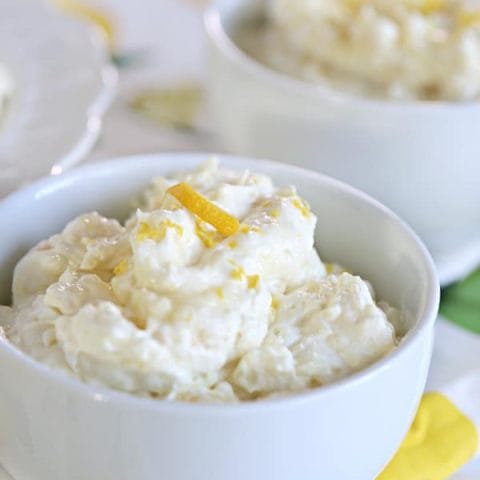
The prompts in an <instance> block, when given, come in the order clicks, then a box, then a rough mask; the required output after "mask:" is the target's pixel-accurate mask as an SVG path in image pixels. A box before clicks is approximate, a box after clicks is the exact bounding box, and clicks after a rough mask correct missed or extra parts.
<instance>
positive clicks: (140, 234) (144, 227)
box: [136, 219, 183, 242]
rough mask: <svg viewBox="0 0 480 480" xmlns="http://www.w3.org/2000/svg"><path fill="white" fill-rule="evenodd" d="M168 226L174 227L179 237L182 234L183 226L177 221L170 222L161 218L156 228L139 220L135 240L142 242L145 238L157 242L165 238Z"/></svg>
mask: <svg viewBox="0 0 480 480" xmlns="http://www.w3.org/2000/svg"><path fill="white" fill-rule="evenodd" d="M168 228H172V229H174V230H175V231H176V232H177V234H178V236H179V237H181V236H182V235H183V228H182V227H181V226H180V225H178V223H175V222H172V221H171V220H168V219H167V220H163V221H162V223H160V225H159V226H158V227H157V228H154V227H151V226H150V225H149V224H148V223H146V222H140V225H139V226H138V230H137V236H136V239H137V242H143V241H145V240H154V241H156V242H159V241H161V240H163V239H164V238H165V235H166V234H167V229H168Z"/></svg>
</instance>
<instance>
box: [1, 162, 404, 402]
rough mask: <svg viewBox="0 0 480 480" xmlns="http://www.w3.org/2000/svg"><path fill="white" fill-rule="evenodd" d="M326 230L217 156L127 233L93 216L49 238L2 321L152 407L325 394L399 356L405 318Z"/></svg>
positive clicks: (138, 217)
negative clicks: (320, 390) (392, 354)
mask: <svg viewBox="0 0 480 480" xmlns="http://www.w3.org/2000/svg"><path fill="white" fill-rule="evenodd" d="M316 221H317V219H316V217H315V215H314V214H313V213H312V212H311V211H310V209H309V207H308V205H307V203H306V202H305V201H304V200H303V199H302V198H301V197H300V196H299V195H298V193H297V192H296V190H295V188H294V187H276V186H275V185H274V184H273V182H272V180H271V179H270V178H269V177H268V176H265V175H260V174H254V173H251V172H249V171H243V172H242V171H231V170H226V169H223V168H219V166H218V164H217V162H216V161H215V160H214V159H212V160H211V161H209V162H207V163H205V164H204V165H202V166H201V167H199V168H198V169H197V170H195V171H191V172H184V173H180V174H178V175H175V176H172V177H168V178H163V177H162V178H156V179H155V180H154V181H153V183H152V185H151V186H150V187H149V188H148V189H147V190H146V192H145V194H144V199H143V202H142V204H141V207H140V208H138V209H137V210H136V211H134V212H133V213H132V214H131V216H130V218H129V219H128V220H127V221H126V222H125V224H124V225H122V224H121V223H119V222H118V221H117V220H115V219H111V218H105V217H103V216H101V215H100V214H99V213H96V212H92V213H86V214H84V215H81V216H79V217H78V218H76V219H74V220H72V221H71V222H70V223H69V224H68V225H67V226H66V227H65V229H64V230H63V231H62V232H61V233H59V234H57V235H54V236H52V237H51V238H49V239H47V240H45V241H42V242H40V243H39V244H38V245H37V246H35V247H34V248H33V249H32V250H31V251H30V252H28V253H27V254H26V255H25V256H24V257H23V258H22V259H21V260H20V261H19V263H18V264H17V266H16V268H15V272H14V280H13V301H12V306H9V307H7V306H4V307H0V319H1V324H2V326H3V328H4V330H5V332H6V336H7V338H8V339H9V340H10V341H11V342H13V343H14V344H15V345H17V346H18V347H19V348H20V349H21V350H23V351H24V352H26V353H27V354H29V355H31V356H32V357H34V358H35V359H37V360H39V361H41V362H44V363H46V364H48V365H50V366H52V367H56V368H61V369H63V370H65V371H67V372H69V373H70V374H73V375H75V376H76V377H78V378H80V379H81V380H83V381H85V382H89V383H94V384H100V385H104V386H107V387H111V388H114V389H117V390H122V391H126V392H130V393H133V394H138V395H145V396H153V397H158V398H162V399H170V400H181V401H192V402H212V401H213V402H215V401H218V402H236V401H242V400H255V399H259V398H264V397H269V396H272V395H285V394H290V393H294V392H301V391H304V390H307V389H311V388H315V387H319V386H322V385H325V384H328V383H330V382H333V381H335V380H338V379H340V378H343V377H345V376H347V375H349V374H351V373H353V372H356V371H358V370H361V369H362V368H365V367H366V366H368V365H370V364H371V363H373V362H375V361H376V360H378V359H380V358H381V357H383V356H384V355H385V354H386V353H388V352H389V351H391V350H392V349H393V348H394V347H395V345H396V341H397V336H396V333H395V328H394V326H393V325H394V324H396V322H398V320H399V317H400V312H399V311H398V310H396V309H394V308H391V307H389V306H388V305H386V304H382V303H376V301H375V299H374V296H373V292H372V289H371V287H370V286H369V285H368V283H367V282H365V281H364V280H362V279H361V278H360V277H358V276H355V275H352V274H350V273H348V272H346V271H344V270H343V269H342V268H340V267H338V266H337V265H332V264H325V263H323V262H322V261H321V259H320V258H319V256H318V254H317V251H316V250H315V248H314V244H313V238H314V230H315V225H316ZM320 221H321V219H320Z"/></svg>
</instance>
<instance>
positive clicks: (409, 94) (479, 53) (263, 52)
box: [235, 0, 480, 101]
mask: <svg viewBox="0 0 480 480" xmlns="http://www.w3.org/2000/svg"><path fill="white" fill-rule="evenodd" d="M235 39H236V41H237V43H238V44H239V46H240V47H241V48H243V49H244V50H245V51H246V52H247V53H248V54H249V55H251V56H252V57H254V58H256V59H257V60H258V61H260V62H261V63H264V64H266V65H267V66H269V67H271V68H273V69H275V70H278V71H280V72H283V73H287V74H288V75H291V76H293V77H297V78H299V79H302V80H306V81H309V82H313V83H323V84H325V85H328V86H332V87H334V88H338V89H341V90H345V91H348V92H350V93H354V94H357V95H365V96H373V97H383V98H391V99H399V100H446V101H466V100H473V99H477V98H478V97H479V96H480V9H479V8H478V3H477V5H476V7H475V3H474V2H472V1H468V0H398V1H396V0H268V1H267V2H265V12H264V17H263V21H255V22H254V21H251V22H245V24H243V25H241V26H240V27H239V28H238V32H237V34H236V36H235Z"/></svg>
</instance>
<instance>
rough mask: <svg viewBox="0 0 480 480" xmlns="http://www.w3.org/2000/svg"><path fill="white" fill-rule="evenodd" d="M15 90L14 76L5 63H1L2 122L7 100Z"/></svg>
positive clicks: (0, 106) (0, 95) (0, 99)
mask: <svg viewBox="0 0 480 480" xmlns="http://www.w3.org/2000/svg"><path fill="white" fill-rule="evenodd" d="M12 92H13V80H12V77H11V75H10V73H9V71H8V70H7V67H5V66H4V65H3V64H1V63H0V122H1V121H2V118H3V117H4V115H5V112H6V109H7V102H8V99H9V98H10V96H11V94H12Z"/></svg>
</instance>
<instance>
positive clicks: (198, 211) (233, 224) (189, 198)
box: [167, 183, 240, 237]
mask: <svg viewBox="0 0 480 480" xmlns="http://www.w3.org/2000/svg"><path fill="white" fill-rule="evenodd" d="M167 192H168V193H169V194H170V195H172V196H173V197H175V198H176V199H177V200H178V201H179V202H180V203H181V204H182V205H183V206H184V207H185V208H186V209H187V210H190V212H192V213H194V214H195V215H197V216H198V217H199V218H200V219H202V220H203V221H204V222H207V223H209V224H210V225H212V227H215V228H216V230H217V231H218V233H220V234H221V235H223V236H224V237H229V236H230V235H233V234H234V233H236V232H237V231H238V229H239V227H240V222H239V221H238V219H237V218H235V217H234V216H232V215H230V214H229V213H227V212H226V211H225V210H222V209H221V208H220V207H217V205H215V204H214V203H212V202H211V201H210V200H208V199H206V198H205V197H204V196H203V195H201V194H200V193H198V192H197V191H196V190H194V189H193V188H192V187H191V186H190V185H188V184H187V183H178V184H176V185H173V187H170V188H169V189H168V190H167Z"/></svg>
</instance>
